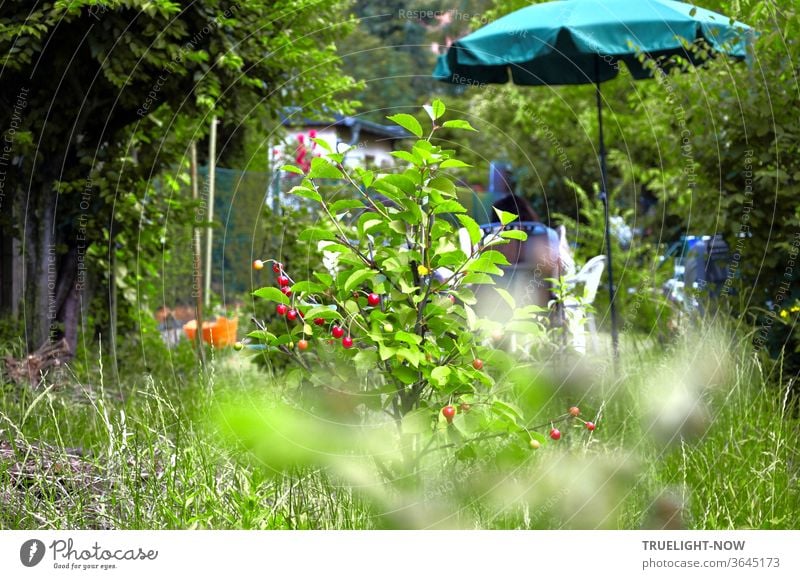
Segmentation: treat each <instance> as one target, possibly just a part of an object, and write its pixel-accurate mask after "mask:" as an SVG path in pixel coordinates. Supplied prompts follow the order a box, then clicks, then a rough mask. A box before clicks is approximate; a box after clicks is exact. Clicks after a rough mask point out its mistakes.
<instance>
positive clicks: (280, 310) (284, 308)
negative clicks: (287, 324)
mask: <svg viewBox="0 0 800 579" xmlns="http://www.w3.org/2000/svg"><path fill="white" fill-rule="evenodd" d="M275 311H276V312H278V315H279V316H285V315H286V312H287V311H289V308H288V307H287V306H286V304H278V307H277V308H275Z"/></svg>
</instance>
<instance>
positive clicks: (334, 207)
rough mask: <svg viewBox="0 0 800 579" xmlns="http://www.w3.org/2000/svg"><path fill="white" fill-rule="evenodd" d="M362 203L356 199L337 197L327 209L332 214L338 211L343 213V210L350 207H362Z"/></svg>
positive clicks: (347, 209)
mask: <svg viewBox="0 0 800 579" xmlns="http://www.w3.org/2000/svg"><path fill="white" fill-rule="evenodd" d="M363 207H364V204H363V203H362V202H361V201H359V200H358V199H339V200H338V201H335V202H333V203H331V206H330V207H329V210H330V212H331V213H333V214H334V215H336V214H338V213H344V212H345V211H349V210H350V209H362V208H363Z"/></svg>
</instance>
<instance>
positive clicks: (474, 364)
mask: <svg viewBox="0 0 800 579" xmlns="http://www.w3.org/2000/svg"><path fill="white" fill-rule="evenodd" d="M472 367H473V368H475V369H476V370H480V369H482V368H483V360H481V359H480V358H475V359H474V360H473V361H472Z"/></svg>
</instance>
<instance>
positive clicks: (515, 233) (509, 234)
mask: <svg viewBox="0 0 800 579" xmlns="http://www.w3.org/2000/svg"><path fill="white" fill-rule="evenodd" d="M500 237H502V238H503V239H517V240H519V241H525V240H527V239H528V234H527V233H525V232H524V231H521V230H519V229H512V230H510V231H501V232H500Z"/></svg>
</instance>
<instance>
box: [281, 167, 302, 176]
mask: <svg viewBox="0 0 800 579" xmlns="http://www.w3.org/2000/svg"><path fill="white" fill-rule="evenodd" d="M281 171H286V172H287V173H296V174H298V175H303V170H302V169H301V168H300V167H295V166H294V165H284V166H283V167H281Z"/></svg>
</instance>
